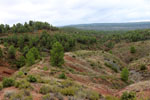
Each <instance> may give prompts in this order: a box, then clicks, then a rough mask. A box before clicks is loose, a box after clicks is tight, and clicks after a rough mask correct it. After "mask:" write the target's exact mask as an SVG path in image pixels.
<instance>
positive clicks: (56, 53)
mask: <svg viewBox="0 0 150 100" xmlns="http://www.w3.org/2000/svg"><path fill="white" fill-rule="evenodd" d="M50 54H51V56H50V61H51V65H52V66H58V67H60V66H61V65H62V64H64V49H63V46H62V45H61V44H60V43H59V42H56V43H55V44H54V45H53V47H52V50H51V51H50Z"/></svg>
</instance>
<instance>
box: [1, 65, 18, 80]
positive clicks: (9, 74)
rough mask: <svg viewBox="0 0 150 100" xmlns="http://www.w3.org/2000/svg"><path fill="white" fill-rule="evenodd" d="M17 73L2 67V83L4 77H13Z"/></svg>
mask: <svg viewBox="0 0 150 100" xmlns="http://www.w3.org/2000/svg"><path fill="white" fill-rule="evenodd" d="M15 71H16V70H13V69H9V68H7V67H2V66H0V81H1V80H2V78H3V77H9V76H11V75H12V74H13V73H14V72H15Z"/></svg>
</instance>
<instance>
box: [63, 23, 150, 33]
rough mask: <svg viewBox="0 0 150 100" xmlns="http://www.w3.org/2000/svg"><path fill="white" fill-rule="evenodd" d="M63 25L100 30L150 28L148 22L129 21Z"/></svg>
mask: <svg viewBox="0 0 150 100" xmlns="http://www.w3.org/2000/svg"><path fill="white" fill-rule="evenodd" d="M64 27H73V28H77V29H83V30H101V31H117V30H124V31H126V30H136V29H148V28H150V22H130V23H93V24H78V25H69V26H64Z"/></svg>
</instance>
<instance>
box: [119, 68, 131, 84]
mask: <svg viewBox="0 0 150 100" xmlns="http://www.w3.org/2000/svg"><path fill="white" fill-rule="evenodd" d="M128 77H129V71H128V69H127V68H126V67H125V68H124V69H123V70H122V72H121V79H122V80H123V81H125V82H127V81H128Z"/></svg>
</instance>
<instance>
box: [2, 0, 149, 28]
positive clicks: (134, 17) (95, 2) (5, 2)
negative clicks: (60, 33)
mask: <svg viewBox="0 0 150 100" xmlns="http://www.w3.org/2000/svg"><path fill="white" fill-rule="evenodd" d="M29 20H34V21H46V22H49V23H50V24H52V25H54V26H63V25H70V24H87V23H121V22H140V21H150V0H0V23H1V24H10V25H13V24H15V23H18V22H20V23H24V22H25V21H27V22H28V21H29Z"/></svg>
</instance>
